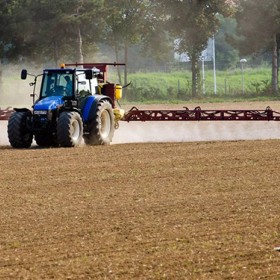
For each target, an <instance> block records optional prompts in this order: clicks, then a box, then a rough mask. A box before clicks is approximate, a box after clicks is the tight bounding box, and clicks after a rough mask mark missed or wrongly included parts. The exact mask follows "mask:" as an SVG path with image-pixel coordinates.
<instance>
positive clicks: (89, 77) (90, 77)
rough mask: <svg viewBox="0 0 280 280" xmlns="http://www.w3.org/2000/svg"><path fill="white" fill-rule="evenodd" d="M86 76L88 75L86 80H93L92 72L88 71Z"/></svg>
mask: <svg viewBox="0 0 280 280" xmlns="http://www.w3.org/2000/svg"><path fill="white" fill-rule="evenodd" d="M85 74H86V79H87V80H91V79H92V77H93V75H92V70H86V71H85Z"/></svg>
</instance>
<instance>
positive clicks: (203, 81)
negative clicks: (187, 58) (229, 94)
mask: <svg viewBox="0 0 280 280" xmlns="http://www.w3.org/2000/svg"><path fill="white" fill-rule="evenodd" d="M201 62H202V92H203V94H205V71H204V57H203V56H202V58H201Z"/></svg>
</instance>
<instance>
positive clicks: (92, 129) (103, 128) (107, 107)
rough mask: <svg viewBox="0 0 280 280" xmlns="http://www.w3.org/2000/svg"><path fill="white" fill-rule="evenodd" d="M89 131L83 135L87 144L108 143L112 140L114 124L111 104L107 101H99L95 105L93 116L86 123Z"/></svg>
mask: <svg viewBox="0 0 280 280" xmlns="http://www.w3.org/2000/svg"><path fill="white" fill-rule="evenodd" d="M88 130H89V133H88V134H85V135H84V141H85V143H86V144H87V145H108V144H110V142H112V139H113V136H114V132H115V125H114V113H113V109H112V105H111V104H110V103H109V101H107V100H104V101H101V102H100V103H99V104H98V105H97V109H96V112H95V116H94V118H93V120H92V121H91V123H90V124H89V125H88Z"/></svg>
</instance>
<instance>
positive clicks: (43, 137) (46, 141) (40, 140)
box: [34, 134, 57, 147]
mask: <svg viewBox="0 0 280 280" xmlns="http://www.w3.org/2000/svg"><path fill="white" fill-rule="evenodd" d="M34 138H35V141H36V143H37V145H38V146H40V147H56V146H57V141H56V139H55V137H54V136H53V135H51V134H35V137H34Z"/></svg>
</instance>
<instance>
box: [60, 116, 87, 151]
mask: <svg viewBox="0 0 280 280" xmlns="http://www.w3.org/2000/svg"><path fill="white" fill-rule="evenodd" d="M82 136H83V121H82V118H81V116H80V114H79V113H77V112H62V113H61V114H60V115H59V118H58V120H57V142H58V144H59V145H60V146H62V147H76V146H79V145H80V143H81V141H82Z"/></svg>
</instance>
